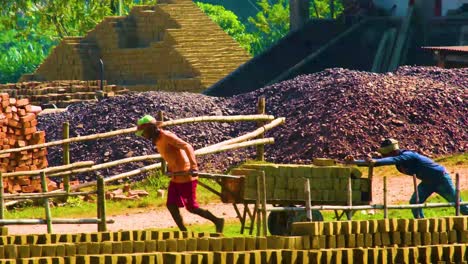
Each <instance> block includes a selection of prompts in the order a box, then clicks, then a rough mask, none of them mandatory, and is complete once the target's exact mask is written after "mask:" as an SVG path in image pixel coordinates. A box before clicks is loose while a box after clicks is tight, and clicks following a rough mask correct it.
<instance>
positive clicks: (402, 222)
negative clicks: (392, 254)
mask: <svg viewBox="0 0 468 264" xmlns="http://www.w3.org/2000/svg"><path fill="white" fill-rule="evenodd" d="M408 230H409V219H398V231H399V232H409V231H408Z"/></svg>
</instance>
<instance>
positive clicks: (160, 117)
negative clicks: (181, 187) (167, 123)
mask: <svg viewBox="0 0 468 264" xmlns="http://www.w3.org/2000/svg"><path fill="white" fill-rule="evenodd" d="M157 120H158V121H161V122H164V112H163V111H159V112H158V117H157ZM166 171H167V163H166V161H165V160H164V159H161V172H162V173H163V174H165V173H166Z"/></svg>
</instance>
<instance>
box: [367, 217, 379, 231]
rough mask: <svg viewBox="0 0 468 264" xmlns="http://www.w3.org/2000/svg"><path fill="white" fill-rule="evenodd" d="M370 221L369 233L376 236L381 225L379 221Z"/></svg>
mask: <svg viewBox="0 0 468 264" xmlns="http://www.w3.org/2000/svg"><path fill="white" fill-rule="evenodd" d="M368 221H369V233H371V234H374V233H377V232H379V223H378V221H377V219H370V220H368Z"/></svg>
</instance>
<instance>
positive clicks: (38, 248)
mask: <svg viewBox="0 0 468 264" xmlns="http://www.w3.org/2000/svg"><path fill="white" fill-rule="evenodd" d="M1 252H2V254H0V255H2V256H1V257H0V259H2V258H4V255H3V247H2V251H1ZM29 255H30V257H32V258H35V257H40V256H42V245H30V246H29Z"/></svg>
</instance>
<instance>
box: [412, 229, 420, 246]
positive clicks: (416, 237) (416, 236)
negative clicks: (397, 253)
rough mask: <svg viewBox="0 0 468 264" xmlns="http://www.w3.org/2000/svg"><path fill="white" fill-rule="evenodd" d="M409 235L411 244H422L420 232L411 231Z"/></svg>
mask: <svg viewBox="0 0 468 264" xmlns="http://www.w3.org/2000/svg"><path fill="white" fill-rule="evenodd" d="M411 236H412V237H413V246H416V247H418V246H421V245H422V241H421V233H419V232H413V233H412V234H411Z"/></svg>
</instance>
